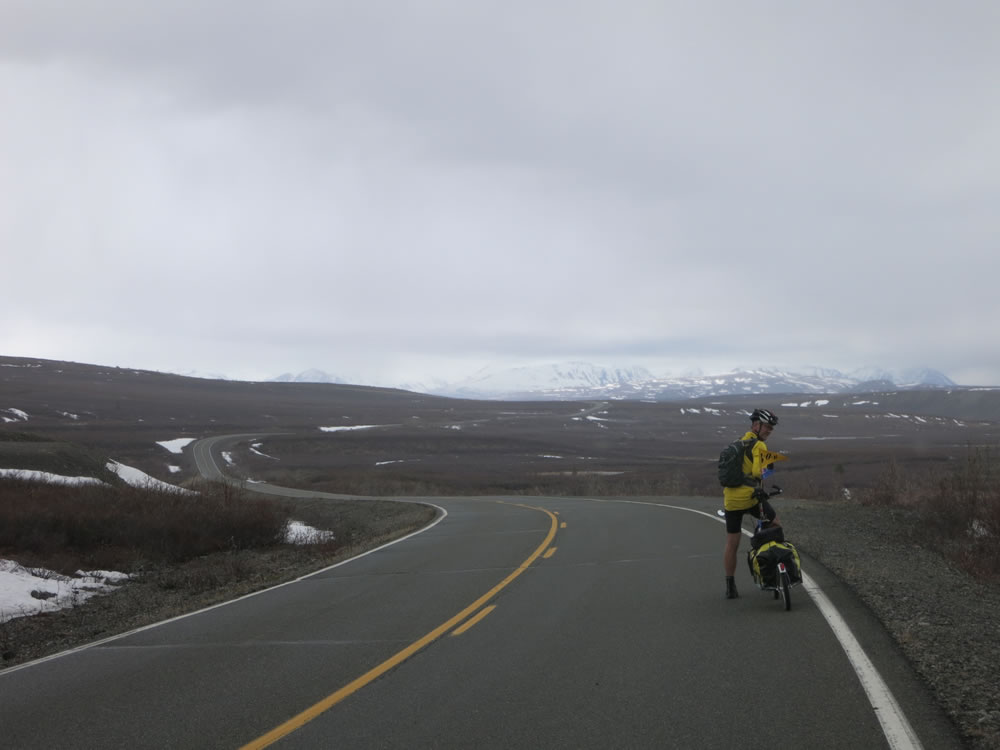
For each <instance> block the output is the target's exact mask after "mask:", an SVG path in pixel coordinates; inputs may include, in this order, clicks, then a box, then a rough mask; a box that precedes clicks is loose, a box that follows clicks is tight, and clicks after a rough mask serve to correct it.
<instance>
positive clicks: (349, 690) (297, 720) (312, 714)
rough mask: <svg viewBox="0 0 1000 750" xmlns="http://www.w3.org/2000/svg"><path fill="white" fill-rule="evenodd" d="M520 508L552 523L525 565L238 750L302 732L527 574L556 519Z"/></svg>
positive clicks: (547, 541) (485, 611) (550, 536)
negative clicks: (403, 646) (300, 730)
mask: <svg viewBox="0 0 1000 750" xmlns="http://www.w3.org/2000/svg"><path fill="white" fill-rule="evenodd" d="M520 507H522V508H530V509H531V510H538V511H541V512H542V513H545V514H546V515H547V516H548V517H549V519H550V520H551V526H550V528H549V533H548V534H547V535H546V536H545V540H544V541H543V542H542V543H541V544H540V545H538V549H536V550H535V551H534V552H532V553H531V555H529V556H528V558H527V559H526V560H525V561H524V562H522V563H521V564H520V565H519V566H518V567H517V568H515V569H514V570H513V571H512V572H511V573H510V575H508V576H507V577H506V578H504V579H503V580H502V581H500V583H498V584H497V585H496V586H494V587H493V588H491V589H490V590H489V591H487V592H486V593H485V594H483V595H482V596H481V597H479V598H478V599H476V601H474V602H473V603H472V604H470V605H469V606H468V607H466V608H465V609H463V610H462V611H461V612H459V613H458V614H457V615H455V616H454V617H452V618H451V619H450V620H448V621H447V622H444V623H442V624H441V625H438V626H437V627H436V628H434V630H432V631H431V632H429V633H428V634H427V635H425V636H424V637H423V638H420V639H418V640H416V641H414V642H413V643H411V644H410V645H409V646H407V647H406V648H404V649H403V650H402V651H400V652H398V653H396V654H394V655H393V656H390V657H389V658H388V659H386V660H385V661H384V662H382V663H381V664H379V665H378V666H377V667H375V668H374V669H371V670H369V671H367V672H365V673H364V674H363V675H361V676H360V677H358V678H357V679H355V680H352V681H351V682H349V683H347V684H346V685H344V687H342V688H340V690H338V691H337V692H335V693H331V694H330V695H328V696H327V697H326V698H324V699H323V700H321V701H320V702H319V703H316V704H315V705H313V706H310V707H309V708H307V709H306V710H305V711H303V712H302V713H300V714H298V715H297V716H293V717H292V718H291V719H289V720H288V721H286V722H285V723H284V724H281V725H280V726H277V727H275V728H274V729H272V730H271V731H270V732H268V733H267V734H265V735H263V736H262V737H259V738H257V739H256V740H254V741H253V742H250V743H248V744H246V745H244V746H243V747H242V748H241V750H256V749H257V748H263V747H267V746H268V745H272V744H274V743H275V742H277V741H278V740H280V739H281V738H282V737H284V736H286V735H288V734H291V733H292V732H294V731H295V730H297V729H301V728H302V727H303V726H305V725H306V724H308V723H309V722H310V721H312V720H313V719H315V718H316V717H317V716H319V715H320V714H322V713H323V712H324V711H328V710H329V709H331V708H333V707H334V706H336V705H337V704H338V703H340V702H341V701H342V700H344V699H345V698H347V697H348V696H350V695H352V694H354V693H356V692H357V691H358V690H360V689H361V688H363V687H364V686H365V685H367V684H369V683H370V682H372V681H374V680H376V679H378V678H379V677H381V676H382V675H384V674H385V673H386V672H388V671H389V670H390V669H392V668H394V667H397V666H399V665H400V664H402V663H403V662H404V661H406V660H407V659H409V658H410V657H411V656H413V655H414V654H415V653H417V652H418V651H419V650H420V649H422V648H424V646H427V645H428V644H430V643H432V642H433V641H436V640H437V639H438V638H440V637H441V636H442V635H444V634H445V633H447V632H448V631H449V630H451V629H452V628H455V627H457V626H458V625H459V623H461V622H463V621H464V620H465V619H466V618H467V617H469V616H470V615H471V614H472V613H473V612H476V611H477V610H479V609H480V608H481V607H483V605H485V604H486V603H487V602H488V601H490V600H491V599H492V598H493V597H495V596H496V595H497V594H498V593H500V591H501V590H503V589H504V588H506V587H507V586H509V585H510V584H511V582H512V581H514V579H516V578H517V577H518V576H519V575H521V574H522V573H523V572H524V571H526V570H527V569H528V568H529V567H531V564H532V563H533V562H535V560H537V559H538V558H539V557H540V556H541V555H542V554H543V553H545V551H546V549H548V547H549V545H550V544H552V540H553V539H555V538H556V529H557V528H558V525H559V522H558V520H557V519H556V516H555V514H554V513H552V512H551V511H548V510H545V508H535V507H533V506H530V505H522V506H520ZM553 550H554V548H553ZM548 556H549V555H546V557H548ZM492 611H493V607H492V606H491V607H488V608H486V609H483V610H482V611H481V612H478V613H477V614H476V616H475V617H474V618H473V619H472V620H470V621H469V622H467V623H466V624H465V625H463V626H462V627H461V628H460V629H459V630H456V631H455V635H460V634H461V633H463V632H465V631H466V630H468V629H469V628H471V627H472V626H473V625H475V624H476V623H477V622H479V621H480V620H481V619H483V618H484V617H485V616H486V615H488V614H489V613H490V612H492Z"/></svg>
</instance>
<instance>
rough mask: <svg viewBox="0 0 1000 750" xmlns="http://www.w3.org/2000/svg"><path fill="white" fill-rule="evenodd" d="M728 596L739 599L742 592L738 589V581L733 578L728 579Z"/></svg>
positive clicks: (728, 597)
mask: <svg viewBox="0 0 1000 750" xmlns="http://www.w3.org/2000/svg"><path fill="white" fill-rule="evenodd" d="M726 598H727V599H739V598H740V592H739V591H737V590H736V581H734V580H733V579H732V578H727V579H726Z"/></svg>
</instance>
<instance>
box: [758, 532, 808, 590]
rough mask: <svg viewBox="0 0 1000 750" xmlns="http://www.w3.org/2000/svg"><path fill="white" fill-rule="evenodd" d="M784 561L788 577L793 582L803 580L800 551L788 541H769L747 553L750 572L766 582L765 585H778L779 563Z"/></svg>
mask: <svg viewBox="0 0 1000 750" xmlns="http://www.w3.org/2000/svg"><path fill="white" fill-rule="evenodd" d="M779 562H783V563H784V564H785V569H786V570H787V571H788V577H789V578H790V579H791V580H792V582H793V583H800V582H801V581H802V565H801V564H800V562H799V552H798V550H797V549H795V547H794V545H792V544H789V543H788V542H767V543H766V544H763V545H761V547H760V548H759V549H755V550H750V552H748V553H747V563H748V564H749V565H750V573H751V575H753V576H754V577H755V578H759V579H760V580H762V581H763V582H764V585H765V586H777V585H778V563H779Z"/></svg>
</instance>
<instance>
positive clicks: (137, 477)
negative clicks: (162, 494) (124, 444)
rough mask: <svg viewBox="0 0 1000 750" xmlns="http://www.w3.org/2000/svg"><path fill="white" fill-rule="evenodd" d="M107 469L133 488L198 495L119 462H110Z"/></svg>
mask: <svg viewBox="0 0 1000 750" xmlns="http://www.w3.org/2000/svg"><path fill="white" fill-rule="evenodd" d="M107 469H108V471H112V472H114V473H115V474H117V475H118V478H119V479H121V480H122V481H123V482H125V484H130V485H132V486H133V487H142V488H143V489H149V490H165V491H167V492H180V493H182V494H185V495H196V494H198V493H196V492H192V491H191V490H185V489H183V488H182V487H178V486H176V485H173V484H169V483H167V482H163V481H161V480H159V479H157V478H156V477H151V476H149V474H147V473H146V472H144V471H139V469H133V468H132V467H131V466H126V465H125V464H120V463H118V462H117V461H108V463H107Z"/></svg>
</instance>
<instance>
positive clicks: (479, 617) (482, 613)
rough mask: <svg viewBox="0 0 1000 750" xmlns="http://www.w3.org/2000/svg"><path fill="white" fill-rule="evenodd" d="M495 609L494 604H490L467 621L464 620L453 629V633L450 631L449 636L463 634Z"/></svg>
mask: <svg viewBox="0 0 1000 750" xmlns="http://www.w3.org/2000/svg"><path fill="white" fill-rule="evenodd" d="M496 608H497V605H495V604H491V605H490V606H488V607H483V608H482V609H481V610H479V611H478V612H477V613H476V614H475V615H473V616H472V617H470V618H469V619H468V620H466V621H465V622H464V623H462V624H461V625H459V626H458V627H457V628H455V629H454V630H453V631H451V634H452V635H462V633H464V632H465V631H466V630H468V629H469V628H471V627H472V626H473V625H475V624H476V623H477V622H479V621H480V620H482V619H483V618H484V617H486V615H488V614H489V613H490V612H492V611H493V610H494V609H496Z"/></svg>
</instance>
